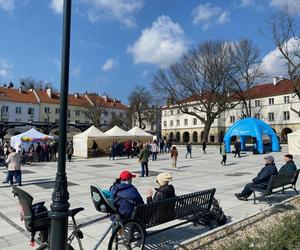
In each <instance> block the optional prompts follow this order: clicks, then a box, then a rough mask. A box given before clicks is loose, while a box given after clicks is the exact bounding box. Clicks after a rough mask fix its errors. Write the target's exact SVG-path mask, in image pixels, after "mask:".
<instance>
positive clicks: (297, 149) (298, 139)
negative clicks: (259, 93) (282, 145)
mask: <svg viewBox="0 0 300 250" xmlns="http://www.w3.org/2000/svg"><path fill="white" fill-rule="evenodd" d="M287 136H288V146H289V153H290V154H293V155H300V130H297V131H295V132H293V133H290V134H288V135H287Z"/></svg>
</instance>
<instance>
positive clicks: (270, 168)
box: [235, 155, 278, 201]
mask: <svg viewBox="0 0 300 250" xmlns="http://www.w3.org/2000/svg"><path fill="white" fill-rule="evenodd" d="M277 174H278V170H277V168H276V166H275V163H274V157H273V156H271V155H269V156H267V157H265V166H264V167H263V168H262V169H261V170H260V172H259V173H258V175H257V176H256V177H255V178H253V179H252V182H251V183H248V184H247V185H246V186H245V187H244V189H243V191H242V192H241V193H237V194H235V196H236V197H237V198H238V199H239V200H243V201H247V200H248V197H249V196H250V195H251V194H252V190H251V188H253V187H255V188H261V189H266V188H267V186H268V182H269V179H270V177H271V176H272V175H277Z"/></svg>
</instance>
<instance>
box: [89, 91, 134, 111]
mask: <svg viewBox="0 0 300 250" xmlns="http://www.w3.org/2000/svg"><path fill="white" fill-rule="evenodd" d="M87 97H88V98H89V99H90V100H91V101H92V102H95V103H96V104H98V105H104V106H106V107H107V108H115V109H124V110H128V109H129V107H128V106H126V105H125V104H123V103H121V102H118V101H115V100H113V99H111V98H107V100H105V99H104V97H102V96H96V95H87Z"/></svg>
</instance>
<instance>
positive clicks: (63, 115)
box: [50, 0, 72, 250]
mask: <svg viewBox="0 0 300 250" xmlns="http://www.w3.org/2000/svg"><path fill="white" fill-rule="evenodd" d="M71 6H72V0H64V11H63V32H62V60H61V85H60V124H59V145H58V165H57V173H56V179H55V187H54V191H53V194H52V204H51V212H50V217H51V233H50V249H52V250H65V249H66V243H67V233H68V211H69V206H70V204H69V202H68V200H69V193H68V182H67V176H66V143H67V114H68V89H69V61H70V34H71Z"/></svg>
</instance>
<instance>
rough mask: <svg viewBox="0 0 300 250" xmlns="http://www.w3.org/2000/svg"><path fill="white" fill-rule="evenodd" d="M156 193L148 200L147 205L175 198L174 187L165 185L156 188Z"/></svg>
mask: <svg viewBox="0 0 300 250" xmlns="http://www.w3.org/2000/svg"><path fill="white" fill-rule="evenodd" d="M155 191H156V192H155V194H154V196H153V198H152V197H148V198H147V203H150V202H155V201H160V200H164V199H169V198H174V197H175V189H174V187H173V185H165V186H162V187H159V188H155Z"/></svg>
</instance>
